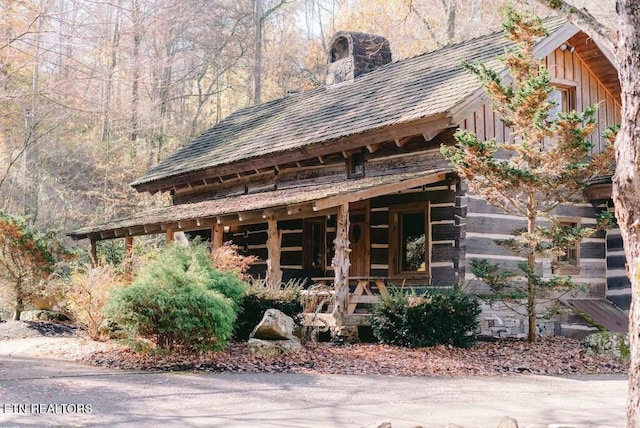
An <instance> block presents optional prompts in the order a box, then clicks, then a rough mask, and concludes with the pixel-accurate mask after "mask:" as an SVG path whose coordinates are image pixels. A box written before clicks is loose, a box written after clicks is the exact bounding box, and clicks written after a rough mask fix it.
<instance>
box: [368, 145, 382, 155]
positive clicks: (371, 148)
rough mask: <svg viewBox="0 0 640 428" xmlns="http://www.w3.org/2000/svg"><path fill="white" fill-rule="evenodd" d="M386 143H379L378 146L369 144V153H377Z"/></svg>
mask: <svg viewBox="0 0 640 428" xmlns="http://www.w3.org/2000/svg"><path fill="white" fill-rule="evenodd" d="M383 144H384V143H378V144H367V150H368V151H369V153H373V152H375V151H377V150H378V149H379V148H380V147H382V145H383Z"/></svg>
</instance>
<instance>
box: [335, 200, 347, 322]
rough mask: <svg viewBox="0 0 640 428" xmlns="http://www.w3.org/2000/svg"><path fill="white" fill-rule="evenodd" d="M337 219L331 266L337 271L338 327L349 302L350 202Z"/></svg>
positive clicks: (341, 209)
mask: <svg viewBox="0 0 640 428" xmlns="http://www.w3.org/2000/svg"><path fill="white" fill-rule="evenodd" d="M337 217H338V218H337V219H336V239H335V240H334V241H333V242H334V244H335V255H334V257H333V260H332V261H331V266H333V270H334V272H335V277H334V280H333V283H334V284H333V286H334V289H335V299H336V300H335V304H334V306H333V315H334V317H335V320H336V329H337V330H339V329H340V328H341V327H342V317H343V315H346V313H347V307H348V304H349V266H351V262H350V260H349V259H350V253H351V249H350V248H349V204H344V205H341V206H340V207H339V208H338V216H337Z"/></svg>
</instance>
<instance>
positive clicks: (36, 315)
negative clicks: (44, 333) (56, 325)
mask: <svg viewBox="0 0 640 428" xmlns="http://www.w3.org/2000/svg"><path fill="white" fill-rule="evenodd" d="M68 319H69V318H67V317H66V316H65V315H64V314H61V313H60V312H56V311H47V310H36V311H22V312H21V313H20V320H21V321H67V320H68Z"/></svg>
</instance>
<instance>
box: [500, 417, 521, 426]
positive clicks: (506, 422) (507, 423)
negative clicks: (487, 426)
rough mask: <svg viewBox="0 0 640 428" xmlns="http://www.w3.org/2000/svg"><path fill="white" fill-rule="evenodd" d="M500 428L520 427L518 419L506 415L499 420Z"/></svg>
mask: <svg viewBox="0 0 640 428" xmlns="http://www.w3.org/2000/svg"><path fill="white" fill-rule="evenodd" d="M498 428H518V421H516V420H515V419H513V418H510V417H509V416H505V417H503V418H502V419H500V422H498Z"/></svg>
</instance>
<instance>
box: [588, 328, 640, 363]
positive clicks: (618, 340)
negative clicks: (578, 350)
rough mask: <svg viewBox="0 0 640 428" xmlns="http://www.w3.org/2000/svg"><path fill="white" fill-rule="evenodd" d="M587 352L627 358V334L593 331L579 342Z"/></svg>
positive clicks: (628, 353)
mask: <svg viewBox="0 0 640 428" xmlns="http://www.w3.org/2000/svg"><path fill="white" fill-rule="evenodd" d="M580 344H581V345H582V347H583V348H584V349H585V351H586V352H587V353H590V354H604V355H609V356H611V357H615V358H629V355H630V348H629V335H628V334H627V333H611V332H609V331H601V332H599V333H593V334H590V335H589V336H587V337H585V338H584V339H582V341H581V342H580Z"/></svg>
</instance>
